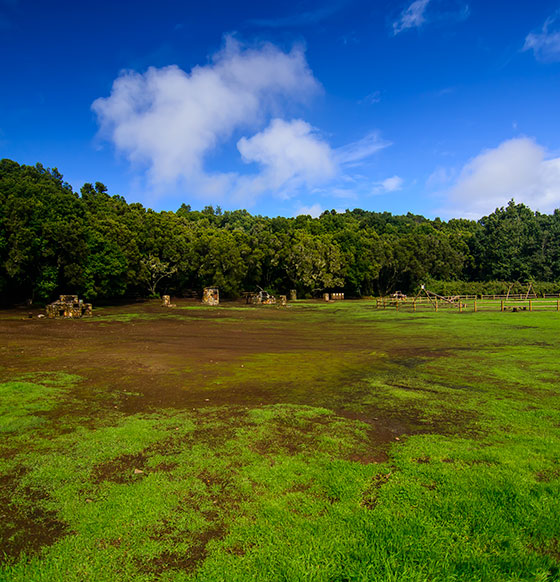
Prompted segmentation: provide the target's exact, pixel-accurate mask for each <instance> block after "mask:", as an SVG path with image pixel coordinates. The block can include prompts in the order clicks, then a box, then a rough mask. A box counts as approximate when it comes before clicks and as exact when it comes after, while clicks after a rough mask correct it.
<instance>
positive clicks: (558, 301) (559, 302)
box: [556, 299, 560, 311]
mask: <svg viewBox="0 0 560 582" xmlns="http://www.w3.org/2000/svg"><path fill="white" fill-rule="evenodd" d="M556 311H560V299H557V300H556Z"/></svg>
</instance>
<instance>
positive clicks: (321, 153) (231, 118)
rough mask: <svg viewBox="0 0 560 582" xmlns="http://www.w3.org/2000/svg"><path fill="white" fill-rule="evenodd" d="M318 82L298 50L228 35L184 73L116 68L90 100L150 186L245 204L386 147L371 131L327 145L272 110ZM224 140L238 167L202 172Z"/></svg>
mask: <svg viewBox="0 0 560 582" xmlns="http://www.w3.org/2000/svg"><path fill="white" fill-rule="evenodd" d="M319 89H320V85H319V83H318V82H317V80H316V79H315V77H314V76H313V73H312V72H311V70H310V69H309V66H308V64H307V62H306V59H305V55H304V53H303V51H302V50H301V48H298V47H296V48H294V49H292V50H291V51H289V52H283V51H281V50H280V49H279V48H277V47H275V46H273V45H270V44H266V45H263V46H261V47H260V48H257V49H245V48H243V47H242V46H241V45H240V44H239V43H237V42H236V41H235V40H232V39H231V38H230V39H227V42H226V46H225V48H224V49H223V50H222V51H220V52H219V53H218V54H217V55H216V56H215V57H214V58H213V59H212V60H211V62H210V63H209V64H207V65H205V66H199V67H194V68H193V69H192V70H191V71H190V72H185V71H183V70H182V69H180V68H179V67H177V66H174V65H173V66H168V67H163V68H154V67H151V68H149V69H148V70H147V71H146V72H145V73H138V72H135V71H123V72H122V73H121V74H120V75H119V76H118V78H117V79H116V80H115V81H114V83H113V87H112V90H111V94H110V95H109V97H105V98H99V99H97V100H96V101H95V102H94V103H93V105H92V108H93V110H94V112H95V113H96V114H97V118H98V122H99V134H100V136H102V137H104V138H105V139H107V140H108V141H110V142H111V143H112V144H113V145H114V146H115V149H116V151H117V152H118V153H120V154H122V155H124V156H126V157H127V158H128V160H129V161H130V162H132V163H133V164H134V165H135V166H136V167H137V168H139V169H141V170H143V169H146V170H147V177H148V180H149V182H150V184H151V186H152V187H153V188H154V189H155V190H156V191H158V190H159V191H160V192H161V191H165V190H166V189H168V188H169V187H172V186H176V185H177V184H180V185H181V187H184V188H186V190H187V191H188V192H190V193H191V194H196V195H197V196H199V197H201V198H204V199H209V198H210V199H214V200H215V201H217V202H218V201H219V202H222V201H224V199H225V198H226V197H227V198H228V199H229V200H230V201H232V202H235V203H243V204H250V203H252V202H254V201H255V200H256V198H257V197H258V196H260V195H262V194H263V193H265V192H274V193H275V194H276V195H277V196H279V197H281V198H291V197H293V196H295V194H296V193H297V191H298V190H299V189H302V188H307V189H308V191H313V190H314V188H316V187H317V186H320V185H322V184H324V183H325V182H327V181H329V180H333V181H336V180H337V179H343V177H344V171H345V170H344V168H346V167H351V166H355V165H358V164H360V163H363V162H364V160H365V159H366V158H368V157H370V156H372V155H373V154H375V153H376V152H378V151H379V150H380V149H382V148H384V147H387V146H388V145H390V144H389V142H386V141H384V140H383V139H381V137H380V136H379V134H378V133H376V132H372V133H370V134H368V135H366V136H365V137H364V138H362V139H360V140H358V141H356V142H354V143H350V144H347V145H345V146H343V147H340V148H337V149H333V148H332V147H331V146H330V145H329V144H328V143H327V142H326V141H325V140H324V139H323V138H322V137H321V135H320V134H319V132H318V131H317V130H315V129H314V128H313V127H312V126H311V125H310V124H309V123H307V122H306V121H304V120H302V119H291V120H285V119H281V118H280V117H278V114H279V113H281V112H283V111H285V110H286V108H287V107H289V106H290V105H292V104H293V103H294V102H296V103H297V102H302V101H305V100H306V99H308V98H309V97H310V96H312V95H313V94H314V93H316V92H317V91H318V90H319ZM273 115H274V118H272V119H271V117H272V116H273ZM263 127H264V128H263ZM257 128H262V129H261V130H260V131H258V132H257V133H253V132H254V131H255V130H256V129H257ZM244 133H245V134H246V135H245V136H244V137H241V138H240V139H239V135H243V134H244ZM236 135H237V138H238V139H237V149H235V148H234V147H233V146H234V145H235V141H233V140H234V138H236ZM230 145H231V146H232V147H231V150H232V151H233V153H234V154H235V156H236V157H237V159H238V160H239V161H240V162H241V161H243V162H245V165H244V166H243V168H241V166H242V164H239V166H240V170H239V171H231V172H210V171H209V170H208V168H207V166H208V158H209V157H210V155H211V154H212V153H214V152H215V151H216V150H217V149H218V148H223V147H224V146H230ZM222 151H225V150H222ZM228 151H229V150H228ZM229 153H231V151H230V152H229Z"/></svg>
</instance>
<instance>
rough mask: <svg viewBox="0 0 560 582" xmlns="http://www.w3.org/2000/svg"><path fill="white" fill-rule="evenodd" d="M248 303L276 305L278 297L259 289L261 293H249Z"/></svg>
mask: <svg viewBox="0 0 560 582" xmlns="http://www.w3.org/2000/svg"><path fill="white" fill-rule="evenodd" d="M247 303H252V304H253V305H275V304H276V297H274V295H271V294H270V293H268V292H267V291H264V289H260V288H259V291H256V292H255V293H249V296H248V299H247Z"/></svg>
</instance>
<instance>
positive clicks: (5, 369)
mask: <svg viewBox="0 0 560 582" xmlns="http://www.w3.org/2000/svg"><path fill="white" fill-rule="evenodd" d="M94 313H95V316H94V317H93V318H92V319H89V320H87V319H83V320H76V321H74V320H44V319H43V320H40V319H37V318H34V319H27V318H26V317H25V316H26V312H19V311H15V310H13V311H3V312H0V484H1V488H0V522H1V526H0V580H6V581H21V582H23V581H25V582H28V581H33V582H35V581H38V582H54V581H65V582H66V581H76V582H77V581H85V580H90V581H94V582H97V581H107V582H109V581H111V582H113V581H121V580H123V581H124V580H135V581H136V580H139V581H150V580H163V581H171V580H173V581H187V580H199V581H201V580H205V581H219V580H227V581H245V580H259V581H262V580H270V581H279V580H285V581H300V580H314V581H315V580H317V581H340V582H342V581H349V580H362V581H364V582H365V581H372V580H374V581H394V582H396V581H404V580H406V581H412V582H415V581H417V582H420V581H428V580H429V581H430V582H435V581H449V582H451V581H459V580H460V581H469V582H472V581H476V580H484V581H492V582H497V581H506V580H507V581H511V580H527V581H528V580H531V581H535V582H545V581H552V580H559V579H560V374H559V372H560V360H559V357H558V356H559V354H560V334H559V333H558V330H559V328H560V314H557V313H553V312H540V311H534V312H529V311H523V312H520V313H511V312H508V313H500V312H478V313H474V312H472V311H469V312H464V313H457V312H456V311H451V310H446V311H443V312H438V313H433V312H428V311H423V312H421V313H411V312H408V311H407V312H403V311H399V312H396V311H395V310H394V309H393V310H378V309H376V308H375V301H373V302H368V301H359V302H358V301H347V302H340V303H334V304H332V303H331V304H324V303H319V302H297V303H295V304H292V305H290V306H289V307H288V308H284V309H281V308H276V307H274V306H269V307H246V306H244V305H241V304H225V305H224V306H221V307H218V308H207V307H202V306H200V305H199V304H197V303H195V302H194V301H186V300H185V301H179V302H178V306H177V308H175V309H167V310H164V309H163V308H161V307H160V306H159V303H154V302H152V303H144V304H137V305H131V306H125V307H118V308H117V307H114V308H105V309H97V310H95V312H94ZM2 554H3V555H2Z"/></svg>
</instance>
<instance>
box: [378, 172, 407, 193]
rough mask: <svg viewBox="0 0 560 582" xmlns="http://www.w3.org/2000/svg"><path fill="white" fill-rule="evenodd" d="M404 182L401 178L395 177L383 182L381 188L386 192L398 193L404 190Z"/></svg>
mask: <svg viewBox="0 0 560 582" xmlns="http://www.w3.org/2000/svg"><path fill="white" fill-rule="evenodd" d="M403 183H404V180H403V179H402V178H401V177H400V176H393V177H392V178H387V179H386V180H383V182H381V187H382V188H383V190H385V192H396V191H397V190H401V189H402V185H403Z"/></svg>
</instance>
